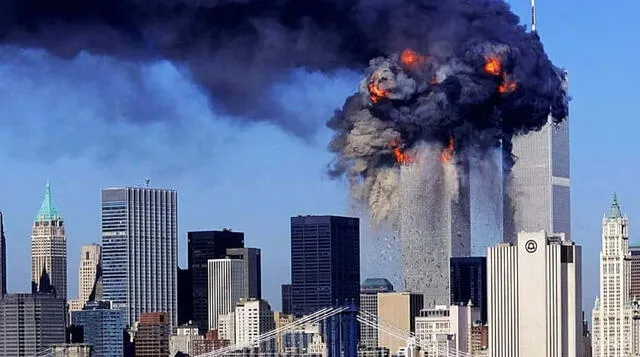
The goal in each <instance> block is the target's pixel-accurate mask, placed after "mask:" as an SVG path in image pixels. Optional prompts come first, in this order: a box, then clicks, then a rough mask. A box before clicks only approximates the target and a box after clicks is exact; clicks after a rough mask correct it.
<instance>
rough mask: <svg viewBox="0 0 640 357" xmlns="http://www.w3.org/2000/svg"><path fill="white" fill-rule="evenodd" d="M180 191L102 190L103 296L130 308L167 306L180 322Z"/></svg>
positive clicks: (130, 311) (130, 312)
mask: <svg viewBox="0 0 640 357" xmlns="http://www.w3.org/2000/svg"><path fill="white" fill-rule="evenodd" d="M177 230H178V227H177V193H176V191H173V190H164V189H155V188H148V187H145V188H141V187H126V188H105V189H103V190H102V262H103V264H102V268H103V269H102V275H103V284H104V299H105V300H108V301H111V302H112V306H113V308H116V309H123V310H125V313H126V317H125V321H126V322H127V323H128V324H129V325H132V324H133V323H134V322H135V321H136V320H137V319H138V317H139V315H140V314H141V313H146V312H167V314H168V316H169V317H168V318H169V322H170V323H171V324H172V325H173V326H175V325H177V318H178V315H177V291H176V290H177V271H178V258H177Z"/></svg>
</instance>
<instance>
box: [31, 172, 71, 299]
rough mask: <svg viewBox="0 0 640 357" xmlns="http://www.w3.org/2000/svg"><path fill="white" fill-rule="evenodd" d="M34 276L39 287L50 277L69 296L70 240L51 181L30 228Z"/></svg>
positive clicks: (56, 288)
mask: <svg viewBox="0 0 640 357" xmlns="http://www.w3.org/2000/svg"><path fill="white" fill-rule="evenodd" d="M31 280H32V282H33V283H34V284H35V285H34V286H35V288H36V289H37V290H38V291H42V289H43V287H42V284H41V282H42V281H47V282H50V284H51V287H52V288H53V291H54V292H55V294H56V296H58V297H59V298H61V299H66V298H67V240H66V238H65V233H64V222H63V220H62V216H61V215H60V213H59V212H58V209H57V208H56V206H55V204H54V203H53V197H52V195H51V185H49V182H48V181H47V185H46V188H45V193H44V199H43V200H42V205H41V206H40V211H39V212H38V215H37V216H36V218H35V220H34V221H33V228H32V230H31Z"/></svg>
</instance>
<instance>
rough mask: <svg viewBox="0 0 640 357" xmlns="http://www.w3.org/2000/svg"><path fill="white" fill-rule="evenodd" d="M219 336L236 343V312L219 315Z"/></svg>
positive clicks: (233, 343)
mask: <svg viewBox="0 0 640 357" xmlns="http://www.w3.org/2000/svg"><path fill="white" fill-rule="evenodd" d="M218 338H219V339H221V340H227V341H229V344H231V345H235V344H236V314H235V312H230V313H228V314H224V315H220V316H219V317H218Z"/></svg>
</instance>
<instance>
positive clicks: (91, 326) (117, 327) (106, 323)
mask: <svg viewBox="0 0 640 357" xmlns="http://www.w3.org/2000/svg"><path fill="white" fill-rule="evenodd" d="M124 315H125V314H124V311H122V310H112V309H110V308H109V304H108V303H106V302H95V301H92V302H89V303H87V305H86V306H85V307H84V309H83V310H82V311H74V312H72V313H71V321H72V323H73V325H75V326H80V327H82V330H83V335H84V342H85V343H89V344H91V345H92V346H93V353H94V355H95V356H96V357H122V356H123V348H124V347H123V346H124V341H123V331H124V328H125V320H124Z"/></svg>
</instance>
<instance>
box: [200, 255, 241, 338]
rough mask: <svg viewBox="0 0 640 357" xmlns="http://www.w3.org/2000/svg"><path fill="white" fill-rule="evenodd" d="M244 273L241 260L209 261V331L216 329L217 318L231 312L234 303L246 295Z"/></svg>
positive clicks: (234, 305)
mask: <svg viewBox="0 0 640 357" xmlns="http://www.w3.org/2000/svg"><path fill="white" fill-rule="evenodd" d="M244 272H245V269H244V261H243V260H240V259H228V258H225V259H211V260H209V283H208V288H209V293H208V296H209V301H208V311H209V320H208V321H209V330H215V329H217V328H218V317H220V316H221V315H224V314H228V313H230V312H233V311H234V309H235V307H236V303H237V302H238V301H240V299H241V298H243V297H245V296H246V295H247V292H246V290H245V287H246V286H245V284H244V281H245V280H244Z"/></svg>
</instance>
